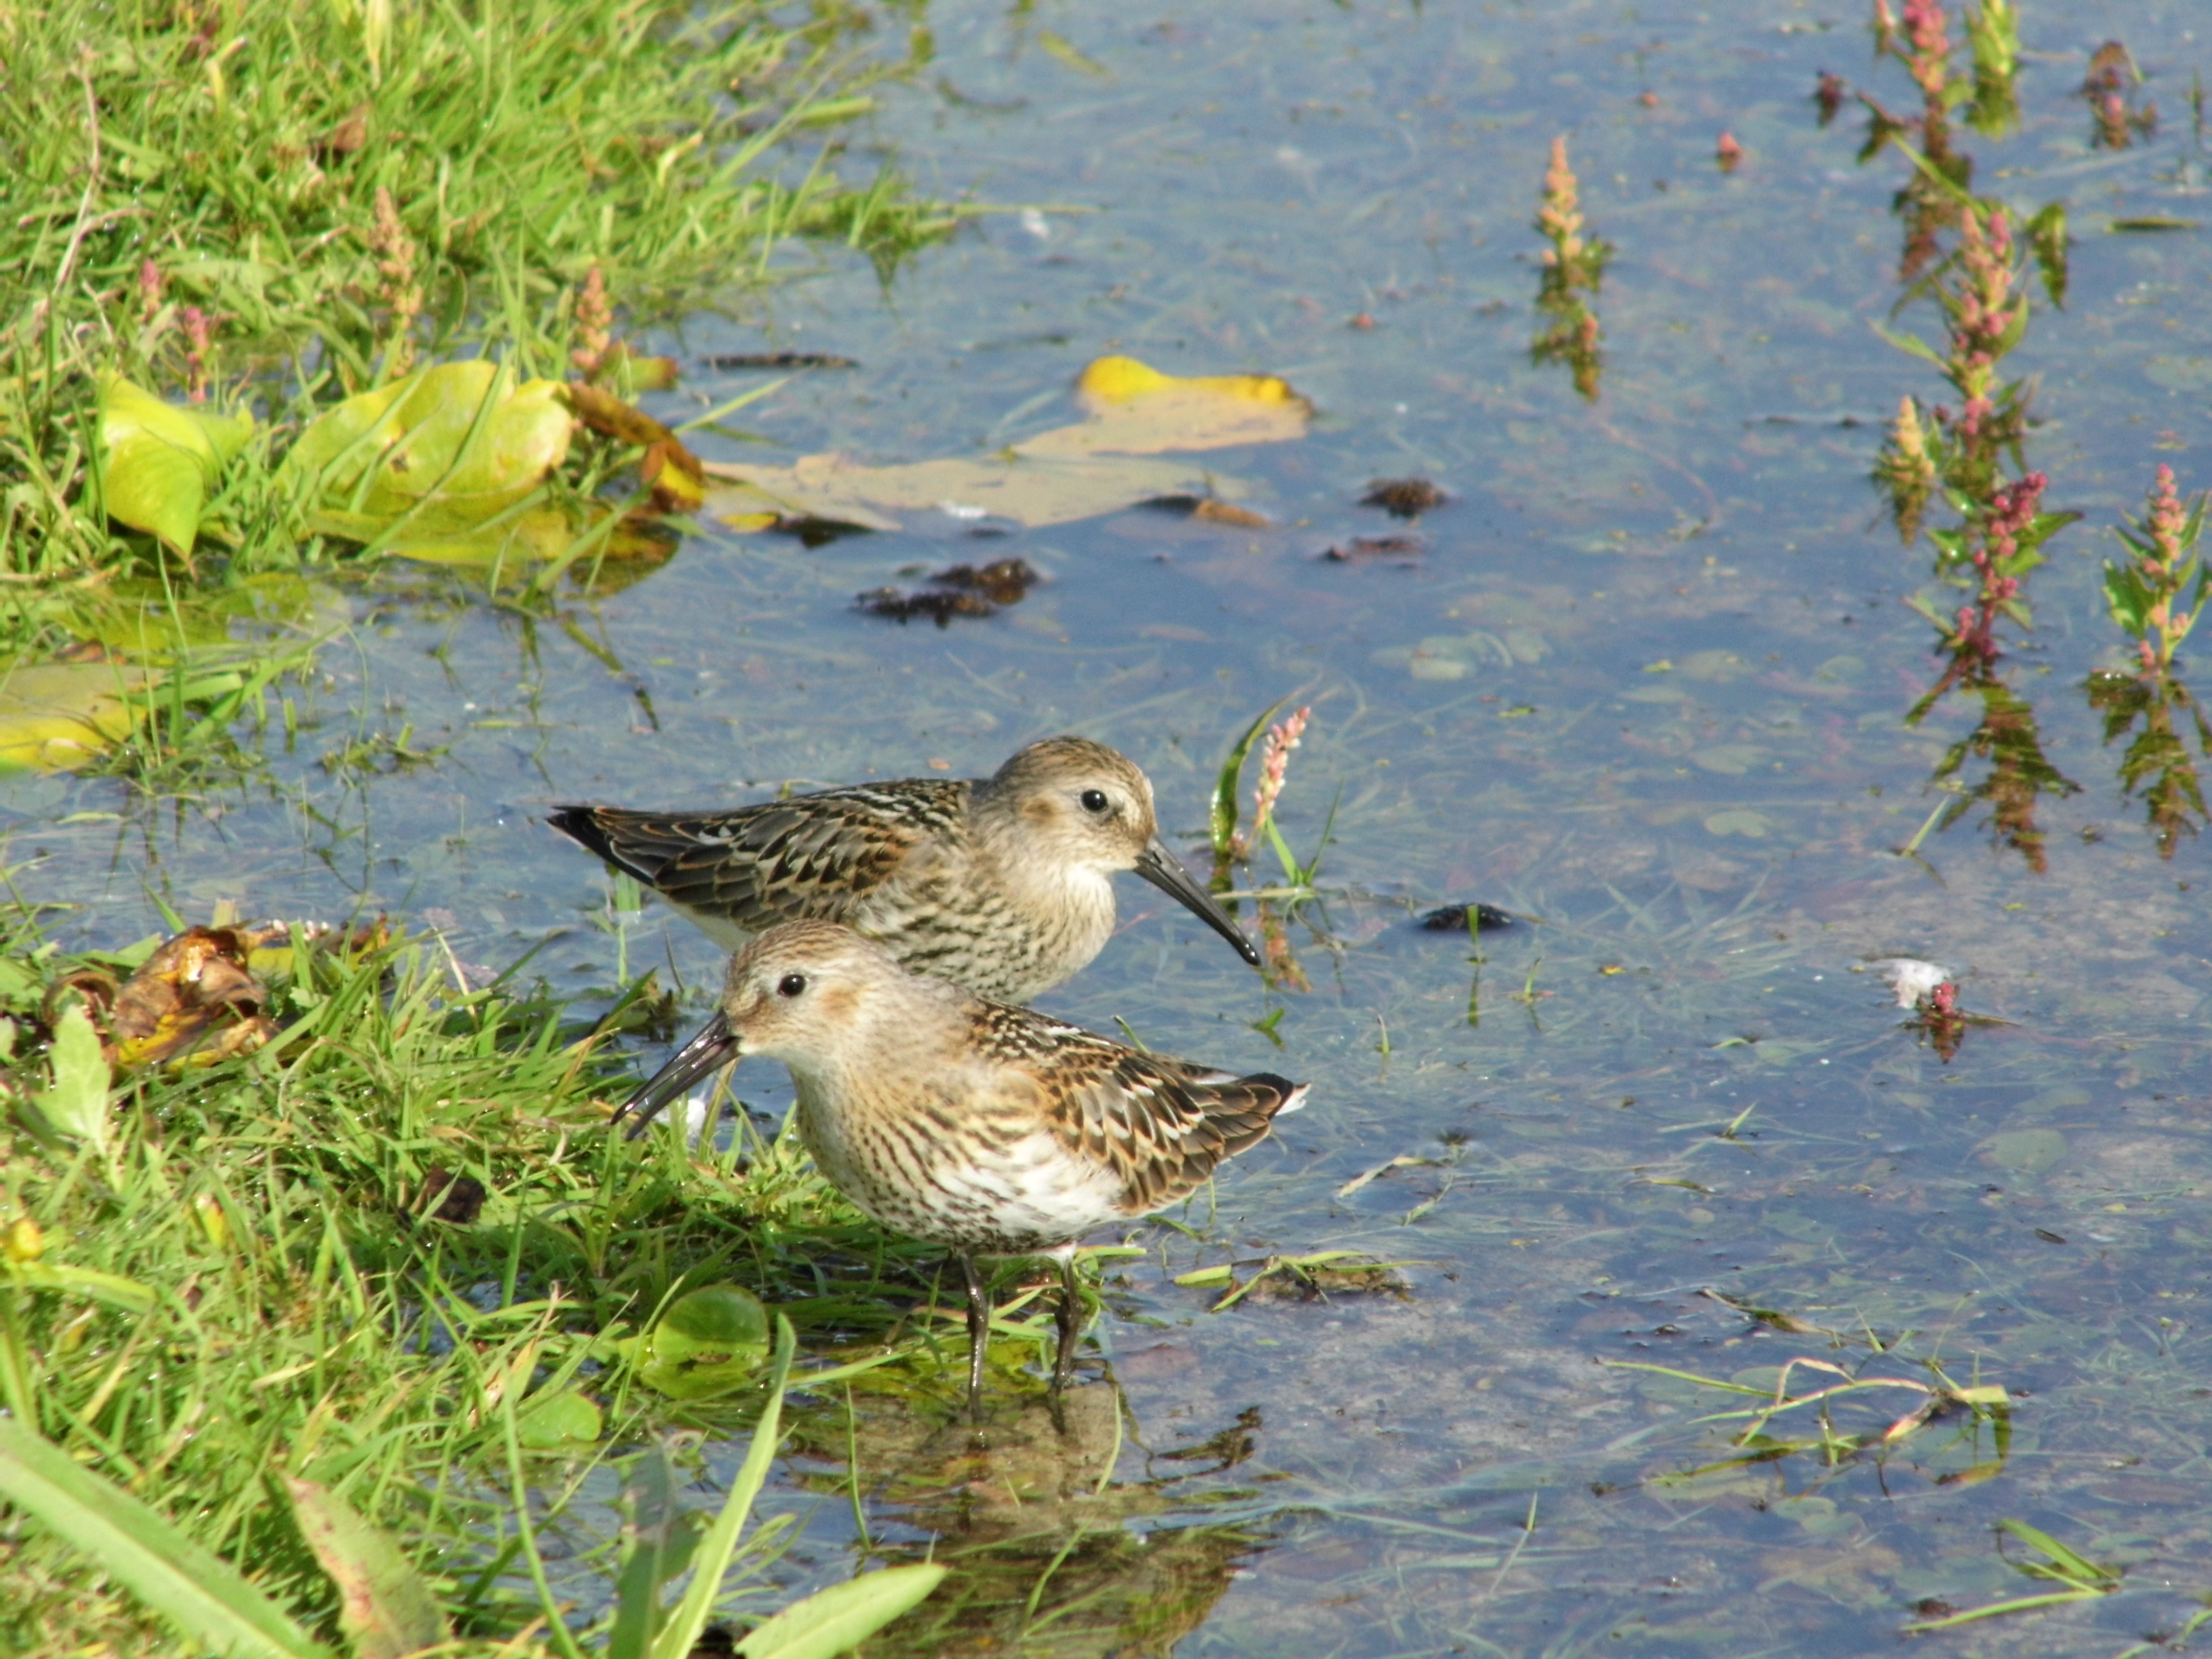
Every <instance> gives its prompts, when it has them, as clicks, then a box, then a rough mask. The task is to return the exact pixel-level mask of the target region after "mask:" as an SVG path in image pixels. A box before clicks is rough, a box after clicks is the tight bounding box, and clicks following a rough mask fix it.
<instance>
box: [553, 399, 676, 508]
mask: <svg viewBox="0 0 2212 1659" xmlns="http://www.w3.org/2000/svg"><path fill="white" fill-rule="evenodd" d="M568 407H569V408H570V409H571V410H574V411H575V416H576V419H577V421H578V422H580V423H581V424H582V425H584V426H586V427H588V428H590V429H591V430H592V431H593V432H597V433H599V434H600V435H602V436H605V437H609V438H612V439H613V440H614V441H616V442H617V443H620V444H629V445H632V446H635V447H638V448H641V449H643V450H644V451H645V453H644V454H643V455H642V456H641V457H640V458H639V460H638V464H637V471H638V476H639V477H641V478H642V479H643V480H644V481H645V483H646V486H647V488H648V489H651V490H652V491H653V509H654V511H656V512H659V513H696V512H697V511H698V510H699V508H700V507H702V505H704V503H705V501H706V499H707V474H706V470H705V469H704V468H703V467H702V465H700V461H699V458H698V457H697V456H696V455H694V454H693V453H691V452H690V450H689V449H687V448H685V447H684V441H683V440H682V439H680V438H678V436H677V435H675V434H674V433H673V432H671V431H670V430H669V429H668V428H666V427H665V426H663V425H662V424H661V423H660V422H659V421H656V420H654V419H653V416H650V415H648V414H647V413H646V412H645V411H644V410H641V409H640V408H638V407H637V406H636V405H635V404H626V403H624V402H623V400H622V399H621V398H617V397H616V396H614V395H613V394H612V393H611V392H602V391H600V390H599V388H598V387H597V386H586V384H584V383H583V382H582V381H580V380H572V381H570V382H569V383H568Z"/></svg>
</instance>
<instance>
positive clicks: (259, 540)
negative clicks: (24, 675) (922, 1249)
mask: <svg viewBox="0 0 2212 1659" xmlns="http://www.w3.org/2000/svg"><path fill="white" fill-rule="evenodd" d="M826 15H827V16H828V18H829V21H817V22H815V23H812V24H805V25H801V26H798V27H793V26H790V25H789V24H787V22H785V21H779V16H778V15H776V14H774V13H772V12H771V11H770V10H769V8H768V7H767V6H766V5H764V4H762V3H757V0H734V3H732V0H719V3H709V4H708V5H707V6H704V7H698V8H687V7H683V6H675V5H668V4H660V3H638V0H520V3H513V4H504V5H498V6H494V5H490V4H488V3H477V4H471V3H465V0H428V3H423V4H419V5H416V4H405V5H401V4H390V3H386V0H360V3H356V0H309V3H304V4H301V5H296V6H295V5H290V4H277V3H274V0H244V3H239V4H218V3H214V0H204V3H203V0H184V3H170V0H158V3H156V0H116V3H99V0H55V3H51V4H44V5H40V4H33V5H28V6H19V7H12V8H9V9H7V10H5V11H4V12H0V61H4V62H5V63H6V64H8V66H9V70H8V74H7V75H6V76H5V77H4V78H0V174H4V176H6V177H7V179H9V209H8V212H7V213H6V214H5V215H4V216H0V479H4V480H5V481H6V482H5V483H4V486H0V574H6V575H9V576H12V577H16V578H26V577H27V578H33V579H36V580H31V581H28V582H22V581H18V582H16V583H14V584H11V585H9V586H8V588H7V590H6V591H5V592H4V594H0V606H4V608H5V609H4V616H0V623H4V627H0V638H4V637H9V636H12V639H13V641H14V643H15V645H16V646H17V647H18V648H21V647H26V646H29V645H32V644H34V643H36V642H38V641H40V639H41V638H42V637H44V638H47V639H52V638H53V637H58V636H63V635H69V634H70V633H72V632H74V631H76V630H75V629H73V628H72V621H73V618H74V617H75V613H76V610H77V609H78V608H79V607H80V606H81V605H82V599H83V595H84V593H85V592H86V585H87V584H88V583H89V584H91V585H92V586H94V588H97V587H99V586H101V585H103V584H105V583H107V582H110V581H112V580H113V579H114V578H116V577H118V576H121V575H124V574H127V573H130V572H131V571H132V570H133V569H134V568H135V569H137V570H138V571H140V572H142V573H143V572H145V571H147V570H149V569H150V568H152V567H153V566H154V565H155V564H156V563H159V562H161V561H162V560H163V558H164V557H165V556H164V555H162V554H161V553H160V552H159V551H158V550H156V547H155V544H154V543H153V542H152V541H151V540H150V539H149V538H145V537H143V536H137V535H125V534H121V533H118V532H117V531H116V530H114V529H113V528H112V526H111V525H110V522H109V520H108V519H107V517H106V513H105V511H104V508H103V504H102V495H101V478H100V464H99V462H100V457H99V453H98V452H99V445H98V443H97V441H96V436H95V425H94V404H95V401H96V398H97V383H98V379H99V377H100V376H101V375H103V374H110V373H119V374H124V375H126V376H128V377H130V378H131V380H135V381H137V383H138V384H140V385H143V386H146V387H148V388H149V390H151V391H153V392H156V393H157V394H159V395H160V396H161V397H163V398H168V399H171V400H177V399H179V398H184V397H186V396H188V395H190V396H201V397H204V398H205V400H206V404H207V406H209V407H210V408H217V409H223V408H236V409H240V410H251V411H252V412H254V413H256V414H257V415H258V416H259V418H260V421H261V422H262V424H261V425H260V427H259V428H258V431H257V432H256V434H255V435H254V437H253V438H252V441H250V442H249V443H248V444H247V445H246V449H245V452H244V453H242V454H241V455H240V456H239V457H238V458H237V459H235V460H234V461H233V462H232V463H231V464H230V465H228V467H227V468H226V469H225V470H224V472H223V475H222V478H221V480H220V481H219V483H218V484H217V487H216V489H215V491H214V492H213V495H212V498H211V499H210V501H209V503H208V507H207V510H206V517H205V520H204V524H203V529H202V533H201V538H200V543H199V546H198V548H197V550H195V556H194V558H193V560H192V561H191V566H190V568H189V570H188V571H187V570H179V571H177V572H176V573H175V574H177V575H178V576H179V579H180V580H182V579H184V578H185V577H189V579H190V580H191V581H192V582H194V583H195V584H197V585H198V586H221V585H222V584H224V583H226V582H234V581H236V580H240V579H241V578H244V577H247V576H250V575H252V574H256V573H261V572H266V571H271V570H289V569H292V568H297V567H298V566H300V565H301V563H302V562H307V563H312V562H317V561H318V560H321V559H325V558H330V557H336V556H343V552H344V550H345V548H344V544H337V545H336V546H333V545H331V544H326V543H323V542H320V541H318V540H316V539H315V538H303V537H302V536H301V533H300V530H299V526H298V525H297V524H296V522H295V521H294V520H293V518H292V516H291V514H290V513H289V511H288V503H287V502H286V501H285V500H284V499H283V496H282V494H281V492H279V491H278V490H276V489H275V488H273V487H272V473H273V471H274V464H275V463H276V461H277V460H278V459H281V457H282V454H283V449H284V447H286V445H287V444H288V443H289V440H290V439H291V437H292V436H294V435H296V433H297V432H298V430H299V429H300V428H301V426H303V425H304V423H305V422H306V421H307V419H309V418H311V417H312V416H313V414H314V413H315V412H317V411H318V410H321V409H323V408H326V407H328V406H329V405H330V404H332V403H334V402H336V401H337V399H339V398H342V397H343V396H344V395H347V394H348V393H349V392H356V391H359V390H361V389H362V388H363V387H366V386H372V385H374V384H377V383H379V382H380V381H381V380H386V379H388V378H390V377H391V376H392V374H394V373H396V372H397V371H398V370H399V369H401V368H404V367H405V366H406V364H407V362H409V361H410V360H411V361H413V362H416V363H418V364H419V363H426V362H437V361H442V360H445V359H448V358H452V357H456V356H477V355H483V354H489V355H492V356H498V357H501V358H506V359H508V360H511V361H512V362H513V363H514V364H515V366H516V368H517V370H518V372H519V373H520V374H523V375H525V376H528V375H532V374H543V375H549V376H551V377H553V378H556V379H559V378H566V377H567V375H568V374H569V373H570V371H571V362H570V353H571V351H572V349H574V347H575V346H576V344H577V343H579V340H580V338H582V339H588V338H589V337H591V336H592V333H593V328H592V321H593V319H592V318H591V317H590V316H588V315H587V316H586V317H585V318H584V319H582V320H583V322H584V324H585V325H586V327H585V328H584V329H583V330H582V331H581V332H580V330H579V319H578V315H577V307H578V301H579V297H580V294H581V292H582V289H583V285H584V284H585V283H586V279H587V277H588V276H589V273H590V272H591V271H592V270H594V269H596V270H599V272H600V273H601V276H602V279H603V282H604V285H605V292H606V295H607V296H608V297H609V299H610V300H611V302H612V305H613V307H614V313H613V317H612V319H611V322H612V326H613V328H614V331H616V332H617V334H619V333H620V331H622V330H623V328H625V327H628V328H631V329H635V328H636V327H638V326H641V325H649V324H652V323H653V322H656V321H660V320H665V319H669V318H671V317H672V316H675V315H677V314H679V313H684V312H688V311H696V310H698V309H701V308H704V307H714V306H718V305H727V304H729V303H731V302H732V301H735V300H737V299H738V298H740V297H742V296H743V295H744V294H745V293H746V292H747V291H748V290H750V289H757V287H758V286H759V285H761V284H762V283H764V282H767V281H769V280H771V279H772V278H773V276H775V272H776V270H777V254H778V250H779V249H781V248H782V247H784V246H787V243H788V242H789V241H790V240H791V239H793V238H811V239H817V240H825V239H829V240H837V241H842V242H843V243H846V244H848V245H849V246H853V247H854V248H858V249H860V250H862V251H863V252H866V253H867V254H868V255H870V256H871V257H872V258H874V259H875V260H876V262H877V263H878V266H879V267H882V268H884V269H888V268H890V267H891V266H894V265H896V263H897V262H898V261H899V260H900V259H901V258H903V257H904V256H905V255H906V254H907V253H908V252H911V251H912V250H913V249H914V248H915V247H916V246H920V245H921V243H923V242H925V241H927V240H929V239H931V238H932V237H933V236H936V235H939V234H942V233H943V232H944V231H945V229H947V228H949V226H950V225H951V217H950V216H948V215H946V214H945V213H943V212H941V211H939V210H934V209H931V208H928V207H926V206H922V205H918V204H915V203H913V202H910V201H909V200H908V199H907V197H905V195H904V193H903V191H902V186H901V185H900V182H899V180H898V179H896V176H894V175H891V174H889V173H884V174H880V175H878V176H876V177H873V178H871V179H866V180H864V181H862V182H860V183H858V184H854V185H848V184H846V183H844V182H842V180H841V179H840V178H839V176H838V174H837V173H836V167H835V161H834V155H835V152H836V149H838V148H839V146H838V145H837V144H836V142H835V141H834V140H833V139H831V138H829V137H826V136H825V132H826V131H827V130H828V129H829V128H830V127H832V126H834V125H835V124H836V122H837V121H839V120H842V119H844V118H849V117H852V116H854V115H857V114H860V113H862V112H865V110H866V108H867V107H868V106H869V102H870V100H869V98H868V96H867V95H866V87H867V85H868V84H869V82H871V81H872V80H873V79H875V78H878V77H880V76H883V75H885V74H889V73H895V72H896V71H897V70H898V69H899V68H901V67H902V65H900V64H898V63H897V62H896V61H895V60H893V59H890V58H887V57H885V56H884V54H882V53H880V52H878V53H876V54H874V55H872V56H869V55H864V54H863V53H862V52H861V51H860V48H859V46H857V45H856V43H855V41H854V40H853V39H851V38H848V36H847V35H845V34H843V33H841V30H842V29H844V28H847V27H851V24H850V21H849V20H846V21H839V20H840V19H841V18H842V14H839V13H830V14H826ZM599 332H601V333H604V332H605V325H601V326H600V327H599ZM617 389H619V388H617ZM166 557H167V562H169V563H170V564H172V565H173V566H175V565H179V564H180V563H181V562H180V561H178V560H176V559H175V558H174V556H173V555H171V556H166Z"/></svg>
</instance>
